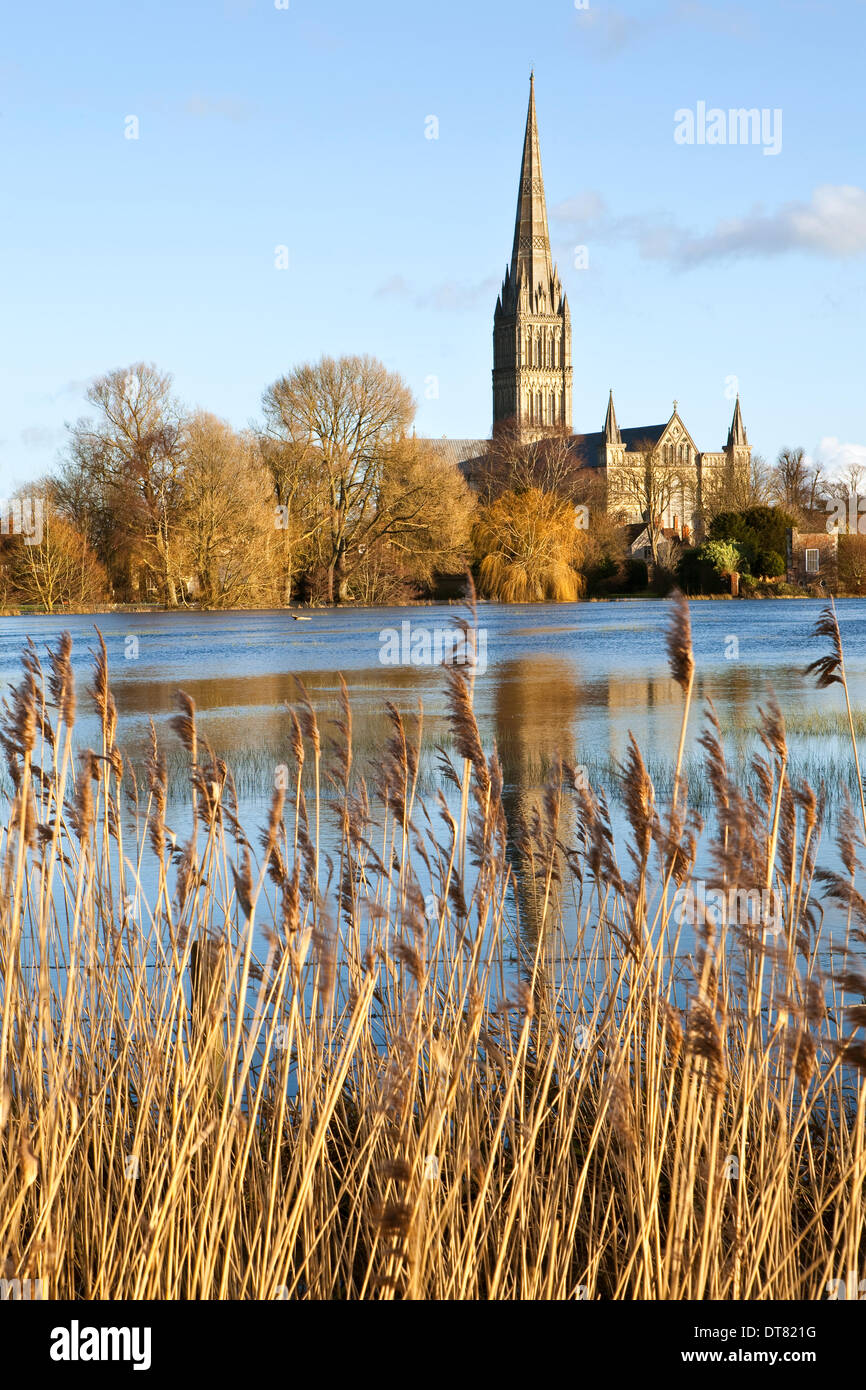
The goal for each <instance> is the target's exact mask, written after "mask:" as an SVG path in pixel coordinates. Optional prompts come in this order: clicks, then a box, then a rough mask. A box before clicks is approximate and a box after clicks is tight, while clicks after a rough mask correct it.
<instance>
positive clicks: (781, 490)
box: [770, 449, 827, 520]
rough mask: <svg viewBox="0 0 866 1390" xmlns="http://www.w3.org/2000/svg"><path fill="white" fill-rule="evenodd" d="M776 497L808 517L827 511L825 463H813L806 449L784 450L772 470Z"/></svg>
mask: <svg viewBox="0 0 866 1390" xmlns="http://www.w3.org/2000/svg"><path fill="white" fill-rule="evenodd" d="M770 488H771V492H772V496H773V500H774V501H776V502H777V503H779V505H780V506H782V507H784V508H785V509H786V510H787V511H790V512H793V513H795V515H796V516H798V517H799V518H800V520H805V519H806V518H808V517H809V515H810V514H811V513H812V512H815V511H820V510H826V506H827V491H826V489H827V483H826V480H825V477H824V466H823V464H821V463H814V464H810V463H809V462H808V460H807V458H806V453H805V450H804V449H781V450H780V452H779V457H778V458H777V459H776V463H775V466H774V467H773V469H772V473H771V480H770Z"/></svg>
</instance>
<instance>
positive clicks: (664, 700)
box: [0, 599, 866, 809]
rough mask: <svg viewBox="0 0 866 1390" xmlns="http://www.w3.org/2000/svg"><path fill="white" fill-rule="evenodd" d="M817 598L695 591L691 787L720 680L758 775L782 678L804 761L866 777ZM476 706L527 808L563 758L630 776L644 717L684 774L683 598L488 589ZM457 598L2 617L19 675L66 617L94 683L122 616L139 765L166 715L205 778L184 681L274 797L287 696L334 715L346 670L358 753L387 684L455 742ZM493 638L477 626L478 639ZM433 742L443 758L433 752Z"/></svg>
mask: <svg viewBox="0 0 866 1390" xmlns="http://www.w3.org/2000/svg"><path fill="white" fill-rule="evenodd" d="M837 607H838V614H839V622H840V627H841V631H842V635H843V640H844V643H845V652H846V669H847V674H848V678H849V683H850V690H851V700H852V704H853V706H854V709H855V715H856V721H857V730H858V733H862V734H866V600H860V599H848V600H846V599H842V600H840V601H839V603H838V606H837ZM817 611H818V610H817V607H816V605H815V603H814V602H811V601H805V600H804V601H797V600H791V601H787V600H780V601H778V602H772V601H766V600H764V601H751V602H750V601H743V602H737V603H729V602H723V601H706V602H701V603H695V604H693V605H692V626H693V638H694V647H695V661H696V677H695V691H694V700H693V707H692V714H691V717H690V724H689V733H688V737H687V743H686V750H685V770H686V778H687V781H688V783H689V795H690V800H691V801H692V802H693V803H697V804H698V805H699V804H700V803H701V800H702V799H704V798H705V797H706V795H707V792H708V788H707V785H706V780H705V778H704V777H703V774H702V772H701V770H700V769H701V758H700V750H699V749H698V747H697V738H698V736H699V734H700V731H701V722H702V706H703V702H704V701H706V700H707V699H711V700H712V701H713V703H714V705H715V708H716V712H717V714H718V717H719V721H720V724H721V729H722V734H723V739H724V743H725V748H726V752H727V753H728V756H729V758H730V761H731V765H732V767H734V768H735V769H736V770H737V772H738V773H742V775H743V776H748V762H749V759H750V757H751V755H752V753H753V752H754V750H755V748H756V746H757V738H756V730H757V725H758V708H759V707H760V706H761V705H762V704H766V700H767V696H768V692H769V689H770V688H771V687H772V689H773V690H774V691H775V694H776V696H777V698H778V701H779V705H780V707H781V710H782V713H783V715H784V717H785V721H786V727H787V734H788V739H789V742H790V748H791V754H790V766H791V770H792V772H796V773H800V774H802V775H804V776H808V777H809V778H810V779H811V780H812V781H813V783H814V784H815V785H816V786H817V785H818V784H819V783H820V782H821V781H822V780H823V781H824V782H825V783H826V785H827V791H828V794H829V795H830V796H831V797H832V798H834V799H835V798H836V797H837V796H838V793H839V791H840V789H841V788H842V787H843V786H846V785H847V786H849V788H850V789H851V790H852V792H853V790H854V780H853V768H852V767H851V765H850V758H849V757H848V753H847V750H848V747H849V733H848V725H847V720H846V715H845V701H844V698H843V696H842V694H841V693H840V691H839V689H838V688H832V689H829V690H825V691H820V692H819V691H817V690H816V689H815V686H814V682H811V681H809V680H807V679H806V678H805V677H804V675H803V668H804V666H805V665H806V664H807V662H808V661H809V660H810V659H811V653H810V637H809V634H810V631H811V628H812V627H813V625H814V622H815V618H816V615H817ZM478 614H479V617H478V628H479V634H478V638H477V653H474V652H473V651H469V652H468V653H461V652H459V651H458V653H457V655H458V659H459V658H460V656H461V655H469V656H472V655H473V654H475V655H476V656H477V662H476V666H477V672H476V676H475V695H474V706H475V712H476V717H477V719H478V725H479V730H480V733H481V737H482V741H483V743H484V745H485V747H487V748H490V747H491V746H492V745H493V743H494V742H495V744H496V747H497V751H498V753H499V758H500V760H501V763H502V769H503V778H504V788H505V792H506V794H507V795H508V796H509V797H510V798H511V800H512V804H514V805H518V806H520V807H521V809H525V808H526V805H527V802H528V801H531V799H532V797H533V796H536V795H537V794H538V792H539V791H540V789H541V788H542V786H543V784H544V781H545V778H546V777H547V774H548V773H549V772H550V770H551V769H552V768H553V767H554V766H555V764H556V762H557V760H558V759H560V758H564V759H566V760H568V761H570V762H572V763H573V764H575V765H580V766H583V767H584V768H585V769H586V774H587V776H588V777H589V780H590V781H591V782H592V784H593V785H600V786H603V787H605V789H606V790H607V791H608V792H609V793H610V794H611V795H613V796H617V795H618V788H617V779H616V776H615V770H616V767H617V765H618V764H619V763H620V762H621V760H622V759H623V757H624V755H625V753H626V750H627V746H628V734H629V731H633V732H634V735H635V737H636V739H637V741H638V743H639V745H640V748H641V750H642V753H643V756H644V759H645V760H646V763H647V765H648V767H649V769H650V771H651V773H652V774H653V776H654V780H655V781H656V784H657V786H658V787H659V788H660V789H661V790H664V791H669V790H670V779H671V774H672V770H673V764H674V758H675V754H676V741H677V738H678V734H679V721H680V706H679V701H678V698H677V689H676V686H675V684H674V682H673V681H672V679H671V676H670V672H669V669H668V665H667V660H666V655H665V647H664V629H665V622H666V606H665V605H663V604H659V603H643V602H623V603H619V604H610V603H607V604H556V605H533V606H527V607H521V606H516V607H507V606H503V605H499V604H481V605H479V608H478ZM461 616H463V617H466V616H468V615H467V613H466V610H464V609H461V608H459V607H457V606H454V607H441V606H440V607H430V608H418V609H408V610H407V609H405V608H396V609H366V610H325V609H318V610H317V609H312V610H309V621H308V622H303V623H296V622H295V621H293V619H292V618H291V616H290V615H289V614H287V613H286V612H283V611H276V612H250V613H226V614H223V613H187V614H183V613H171V614H161V613H154V614H141V613H138V614H136V613H129V614H103V615H99V616H98V617H97V618H96V619H93V618H90V617H75V616H72V617H51V618H44V617H42V618H26V619H17V618H5V619H0V688H5V689H8V687H9V684H10V683H12V682H14V681H16V680H17V679H18V675H19V672H20V652H21V648H22V645H23V643H24V640H25V638H26V637H27V636H29V637H31V638H32V640H33V641H34V643H35V644H36V646H37V650H40V651H44V649H45V646H46V644H48V643H51V642H52V641H55V640H56V639H57V638H58V637H59V635H60V633H61V632H62V631H63V630H65V629H68V630H69V632H70V633H71V635H72V639H73V649H72V662H73V668H74V671H75V672H76V675H77V676H78V677H79V685H80V687H81V689H82V692H83V690H84V687H85V686H86V684H87V683H88V681H89V678H90V658H89V655H88V651H89V649H90V648H92V647H93V646H94V645H95V641H96V634H95V631H94V621H96V622H98V624H99V628H100V630H101V632H102V634H103V636H104V639H105V643H106V650H107V656H108V670H109V677H110V680H111V685H112V690H113V692H114V696H115V700H116V703H117V714H118V727H117V738H118V743H119V745H120V747H121V748H122V749H123V750H124V752H126V753H127V754H128V755H129V758H130V763H131V769H130V770H132V768H133V767H134V766H136V765H137V766H138V767H139V768H140V766H141V764H142V761H143V758H144V756H145V754H146V751H147V747H148V737H149V735H148V723H149V720H150V719H151V718H152V719H153V720H154V722H155V724H156V727H157V731H158V733H159V735H160V738H161V739H164V740H165V746H166V753H167V755H168V759H169V775H170V783H169V792H170V796H171V797H172V798H173V797H174V796H175V795H177V796H179V797H180V798H183V797H185V796H186V794H187V778H186V770H185V759H184V758H183V757H182V756H181V754H180V752H179V751H178V750H179V745H178V743H177V740H176V738H174V737H173V736H172V735H170V734H169V733H168V721H169V719H170V718H171V716H172V714H173V713H175V712H176V710H175V703H174V699H175V692H176V691H177V690H178V689H182V690H185V691H186V692H187V693H188V694H189V695H190V696H191V697H192V698H193V699H194V701H195V703H196V708H197V711H198V716H199V724H200V727H201V730H202V732H203V733H204V734H205V735H206V736H207V738H208V739H209V741H210V743H211V744H212V746H213V748H214V750H215V752H216V753H218V754H219V755H220V756H222V757H224V758H225V759H226V760H227V761H228V762H229V764H230V765H231V768H232V771H233V773H234V777H235V781H236V784H237V788H238V794H239V797H240V799H241V802H242V803H243V804H245V805H249V806H251V807H252V806H256V805H261V803H263V802H267V801H268V800H269V799H270V796H271V793H272V791H273V787H274V777H275V775H276V774H275V770H276V768H277V767H279V766H280V765H281V764H284V763H286V761H287V760H288V759H289V752H290V729H289V721H288V719H287V716H286V713H285V706H286V704H292V703H294V702H295V700H296V699H297V696H298V686H297V683H296V679H295V678H296V677H300V678H301V679H302V680H303V682H304V684H305V686H306V689H307V691H308V693H309V697H310V701H311V704H312V706H313V708H314V709H315V711H316V713H317V715H318V717H319V719H320V722H321V723H322V727H323V732H324V733H325V734H326V733H327V728H328V720H329V719H330V718H333V717H334V716H335V715H336V713H337V710H338V693H339V676H340V675H341V674H342V676H343V677H344V678H345V681H346V684H347V687H348V691H349V696H350V699H351V703H352V712H353V724H354V741H355V751H356V757H357V759H358V762H359V766H360V769H361V770H364V760H365V759H368V760H370V762H371V763H372V764H373V765H375V760H376V756H377V750H378V749H379V747H380V746H381V740H382V738H383V736H384V735H385V733H386V731H387V726H388V721H387V716H386V713H385V701H386V700H391V701H393V703H394V704H395V705H396V707H397V708H398V709H399V710H400V712H401V713H402V714H403V715H404V716H405V717H407V718H414V716H415V715H416V713H417V708H418V702H419V700H420V701H422V702H423V708H424V724H425V731H426V741H427V742H428V744H429V747H430V748H431V749H432V748H433V747H434V745H436V744H444V745H445V746H446V747H449V746H452V745H451V743H450V733H449V728H448V723H447V719H446V704H445V691H444V686H443V682H442V679H441V671H440V668H439V666H438V664H437V662H436V658H437V657H438V656H439V655H440V653H443V650H444V654H446V655H447V654H448V650H450V647H449V641H448V639H447V638H446V634H450V632H451V631H452V630H453V626H454V620H455V618H459V617H461ZM471 640H475V639H471ZM96 727H97V723H96V716H95V712H94V709H93V705H92V702H89V701H88V700H87V699H86V698H85V697H84V696H83V695H82V700H81V708H80V711H79V718H78V736H79V740H80V741H81V742H82V743H83V744H84V743H86V742H87V740H88V739H89V740H90V741H91V742H93V741H94V740H95V737H96ZM433 761H434V758H433V755H432V754H431V756H430V757H428V758H426V759H425V769H424V770H425V772H426V771H427V770H428V769H429V768H430V767H432V766H433Z"/></svg>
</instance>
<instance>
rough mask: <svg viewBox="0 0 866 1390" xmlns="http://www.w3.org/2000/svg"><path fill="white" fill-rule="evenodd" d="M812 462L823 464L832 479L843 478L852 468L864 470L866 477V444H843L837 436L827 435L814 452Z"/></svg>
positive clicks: (811, 457)
mask: <svg viewBox="0 0 866 1390" xmlns="http://www.w3.org/2000/svg"><path fill="white" fill-rule="evenodd" d="M810 462H814V463H821V464H823V465H824V470H825V472H826V473H827V475H828V476H829V477H830V478H837V479H838V478H841V477H842V476H843V475H844V474H845V473H846V472H847V471H848V470H849V469H851V468H862V469H863V472H864V475H866V444H843V442H842V440H841V439H837V438H836V436H835V435H832V434H830V435H825V436H824V438H823V439H821V440H820V441H819V443H818V445H817V447H816V448H815V449H814V450H813V451H812V453H811V455H810Z"/></svg>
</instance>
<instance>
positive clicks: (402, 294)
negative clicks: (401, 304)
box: [375, 275, 412, 299]
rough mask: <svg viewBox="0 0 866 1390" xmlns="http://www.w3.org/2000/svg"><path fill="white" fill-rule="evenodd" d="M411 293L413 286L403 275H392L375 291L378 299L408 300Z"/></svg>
mask: <svg viewBox="0 0 866 1390" xmlns="http://www.w3.org/2000/svg"><path fill="white" fill-rule="evenodd" d="M411 293H412V286H411V285H410V284H409V281H408V280H406V279H404V277H403V276H402V275H392V276H391V277H390V279H388V280H384V281H383V282H382V284H381V285H379V287H378V289H377V290H376V291H375V295H376V298H377V299H407V298H408V296H409V295H410V294H411Z"/></svg>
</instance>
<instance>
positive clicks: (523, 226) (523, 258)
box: [511, 70, 553, 298]
mask: <svg viewBox="0 0 866 1390" xmlns="http://www.w3.org/2000/svg"><path fill="white" fill-rule="evenodd" d="M521 271H524V272H525V273H526V278H527V280H528V283H529V291H530V295H531V296H532V297H533V298H534V296H535V293H536V291H537V289H538V288H539V286H542V287H543V288H544V290H545V291H546V292H549V289H550V284H551V280H552V278H553V266H552V264H551V256H550V234H549V232H548V229H547V205H546V203H545V199H544V178H543V175H542V172H541V149H540V145H539V140H538V120H537V117H536V114H535V72H534V70H533V72H532V73H531V74H530V78H529V109H528V110H527V113H526V133H525V135H524V137H523V160H522V163H521V166H520V190H519V192H518V195H517V216H516V218H515V221H514V245H513V248H512V251H511V278H512V280H514V281H515V282H516V281H517V279H518V278H519V276H520V273H521Z"/></svg>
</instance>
